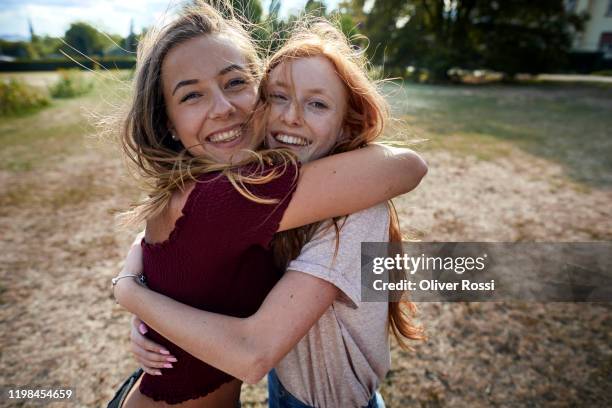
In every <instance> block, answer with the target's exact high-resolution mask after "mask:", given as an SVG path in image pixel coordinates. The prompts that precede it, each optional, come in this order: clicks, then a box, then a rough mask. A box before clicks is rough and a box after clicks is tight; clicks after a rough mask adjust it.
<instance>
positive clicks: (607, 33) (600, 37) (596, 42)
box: [566, 0, 612, 59]
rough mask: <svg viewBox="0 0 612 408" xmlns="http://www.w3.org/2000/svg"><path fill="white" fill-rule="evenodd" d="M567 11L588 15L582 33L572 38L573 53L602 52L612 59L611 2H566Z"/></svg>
mask: <svg viewBox="0 0 612 408" xmlns="http://www.w3.org/2000/svg"><path fill="white" fill-rule="evenodd" d="M566 5H567V9H568V10H569V11H573V12H575V13H577V14H582V13H584V12H586V13H588V14H589V16H590V19H589V20H588V21H587V22H586V25H585V27H584V31H583V32H582V33H578V34H577V35H576V36H575V37H574V47H573V48H574V51H578V52H596V51H602V52H603V53H604V58H606V59H608V58H612V0H567V1H566Z"/></svg>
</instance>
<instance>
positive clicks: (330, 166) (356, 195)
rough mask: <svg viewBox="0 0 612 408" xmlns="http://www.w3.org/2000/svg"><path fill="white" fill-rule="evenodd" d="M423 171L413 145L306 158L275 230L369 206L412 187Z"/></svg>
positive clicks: (371, 148) (365, 149)
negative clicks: (315, 158) (406, 147)
mask: <svg viewBox="0 0 612 408" xmlns="http://www.w3.org/2000/svg"><path fill="white" fill-rule="evenodd" d="M426 173H427V164H426V163H425V161H424V160H423V159H422V158H421V157H420V156H419V155H418V154H416V153H415V152H414V151H412V150H410V149H399V148H393V147H387V146H382V145H371V146H367V147H364V148H363V149H358V150H353V151H350V152H346V153H340V154H335V155H333V156H328V157H325V158H322V159H319V160H315V161H313V162H310V163H307V164H305V165H304V166H302V169H301V171H300V178H299V180H298V185H297V188H296V190H295V193H294V195H293V198H292V200H291V202H290V203H289V205H288V207H287V209H286V210H285V213H284V214H283V218H282V219H281V222H280V226H279V229H278V230H279V231H284V230H288V229H292V228H297V227H300V226H302V225H307V224H311V223H313V222H316V221H322V220H326V219H329V218H332V217H337V216H341V215H346V214H352V213H354V212H357V211H361V210H364V209H366V208H369V207H372V206H373V205H376V204H378V203H381V202H384V201H386V200H389V199H391V198H393V197H395V196H398V195H400V194H404V193H407V192H409V191H411V190H413V189H414V188H415V187H416V186H418V185H419V183H420V182H421V179H422V178H423V177H424V176H425V174H426Z"/></svg>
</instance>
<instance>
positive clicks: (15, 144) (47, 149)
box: [0, 71, 129, 172]
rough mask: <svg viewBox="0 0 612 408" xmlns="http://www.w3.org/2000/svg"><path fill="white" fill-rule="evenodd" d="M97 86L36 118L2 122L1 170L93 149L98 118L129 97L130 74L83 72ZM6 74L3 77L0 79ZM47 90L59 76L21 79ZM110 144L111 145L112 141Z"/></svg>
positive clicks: (21, 169) (34, 75)
mask: <svg viewBox="0 0 612 408" xmlns="http://www.w3.org/2000/svg"><path fill="white" fill-rule="evenodd" d="M83 75H89V78H87V80H88V81H91V82H93V83H94V86H93V88H92V91H91V92H89V93H87V94H84V95H81V96H78V97H75V98H70V99H56V100H55V101H54V102H53V105H52V106H50V107H49V108H47V109H44V110H41V111H40V112H37V113H36V114H33V115H28V116H15V117H7V118H6V119H4V120H2V121H1V122H0V169H1V170H8V171H11V172H25V171H32V170H36V169H40V168H41V167H42V168H44V167H45V165H46V164H48V163H54V162H56V161H57V160H62V159H63V158H65V157H67V156H69V155H71V154H73V153H74V152H75V151H77V150H78V149H86V148H91V146H90V145H91V144H92V142H93V141H95V139H96V134H97V129H96V126H95V121H96V118H95V116H96V115H97V116H103V115H105V114H107V113H108V112H110V111H111V110H112V109H114V108H115V106H114V105H118V104H120V103H122V102H123V98H124V97H125V96H126V95H127V93H128V92H127V87H126V82H125V78H126V77H127V75H129V72H127V71H120V72H102V73H83ZM2 77H3V75H0V79H1V78H2ZM20 79H21V80H22V81H28V80H29V81H31V82H32V83H37V85H39V86H42V87H46V86H47V85H46V84H48V83H52V82H53V81H55V80H57V74H55V76H44V77H42V76H41V75H38V73H32V74H27V75H22V76H20ZM109 143H110V142H109Z"/></svg>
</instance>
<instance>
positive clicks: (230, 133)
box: [206, 126, 242, 143]
mask: <svg viewBox="0 0 612 408" xmlns="http://www.w3.org/2000/svg"><path fill="white" fill-rule="evenodd" d="M241 135H242V126H236V127H234V128H233V129H229V130H224V131H222V132H217V133H213V134H212V135H210V136H208V137H207V138H206V141H207V142H209V143H229V142H233V141H234V140H236V139H238V138H239V137H240V136H241Z"/></svg>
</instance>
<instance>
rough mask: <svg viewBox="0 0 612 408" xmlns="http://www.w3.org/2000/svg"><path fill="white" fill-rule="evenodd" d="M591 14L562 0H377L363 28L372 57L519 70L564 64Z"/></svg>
mask: <svg viewBox="0 0 612 408" xmlns="http://www.w3.org/2000/svg"><path fill="white" fill-rule="evenodd" d="M585 18H586V17H585V16H578V15H575V14H572V13H569V12H567V11H566V9H565V6H564V2H563V0H542V1H537V2H535V1H527V0H517V1H507V2H500V1H495V2H491V1H485V0H463V1H453V2H449V1H444V0H411V1H405V0H377V1H376V2H375V3H374V6H373V8H372V10H371V11H370V13H369V14H368V15H367V19H366V24H365V27H364V31H365V33H364V34H365V35H367V36H368V37H369V38H370V40H371V46H370V47H369V48H368V53H369V55H370V57H371V58H373V60H374V62H376V63H379V64H382V63H384V65H385V67H406V66H411V65H413V66H416V67H419V68H421V67H422V68H427V69H428V70H429V71H430V73H431V75H432V77H433V78H434V79H446V78H447V74H446V73H447V71H448V70H449V69H450V68H452V67H462V68H466V69H476V68H488V69H493V70H495V71H502V72H505V73H507V74H510V75H512V74H514V73H517V72H529V73H537V72H544V71H558V70H559V69H560V68H563V67H564V66H565V64H566V63H567V54H568V52H569V50H570V48H571V43H572V33H573V32H575V31H579V30H581V29H582V27H583V24H584V21H585Z"/></svg>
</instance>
